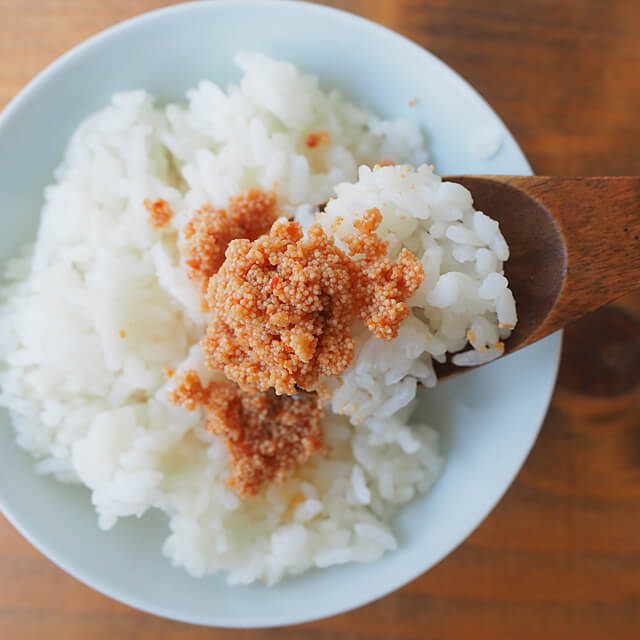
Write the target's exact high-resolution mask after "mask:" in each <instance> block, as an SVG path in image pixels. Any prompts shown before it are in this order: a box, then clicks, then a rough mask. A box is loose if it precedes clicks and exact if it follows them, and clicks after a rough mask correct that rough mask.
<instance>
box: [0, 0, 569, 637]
mask: <svg viewBox="0 0 640 640" xmlns="http://www.w3.org/2000/svg"><path fill="white" fill-rule="evenodd" d="M265 5H273V6H279V7H284V6H286V7H287V9H288V10H292V11H298V12H300V13H304V12H306V13H307V14H309V15H313V14H319V13H323V14H327V13H332V14H334V15H336V16H337V17H338V18H339V19H341V20H344V21H346V22H351V23H352V24H355V25H358V26H360V27H364V28H366V29H369V30H370V31H371V32H372V33H374V34H375V36H377V37H382V38H387V39H389V40H390V41H395V42H396V43H400V44H402V45H403V46H405V47H409V48H411V49H413V50H414V51H416V53H419V54H420V55H422V56H426V57H427V58H428V59H429V60H430V63H431V64H433V65H435V66H436V67H440V68H441V70H442V71H444V72H446V74H447V75H448V77H449V79H450V81H451V82H452V84H454V85H455V86H456V88H457V89H458V90H459V91H461V92H462V93H465V94H467V95H471V96H472V97H473V99H474V100H476V101H479V102H480V103H481V104H482V105H483V106H484V107H485V108H487V109H488V110H489V111H490V112H491V114H492V115H493V117H494V118H495V119H496V121H497V122H499V123H500V124H501V125H502V127H503V129H504V134H505V136H506V137H508V138H510V139H511V140H512V141H513V143H514V145H515V147H516V150H517V151H518V152H519V154H520V156H521V160H522V163H523V166H526V168H527V172H528V173H529V174H531V173H532V170H531V166H530V165H529V162H528V160H527V159H526V156H525V155H524V153H523V152H522V150H521V148H520V146H519V145H518V143H517V142H516V141H515V139H514V138H513V136H512V134H511V132H510V130H509V129H508V128H507V127H506V125H505V124H504V122H503V121H502V119H501V118H500V116H499V115H498V114H497V113H496V112H495V111H494V109H493V108H492V107H491V106H490V105H489V103H488V102H487V101H486V100H485V99H484V98H483V96H482V95H480V94H479V93H478V92H477V91H476V90H475V89H474V88H473V87H472V86H471V85H470V84H469V83H468V82H467V81H466V80H465V79H464V78H463V77H462V76H460V75H459V74H458V73H457V72H456V71H455V70H454V69H452V68H451V67H449V65H447V64H446V63H445V62H443V61H442V60H440V59H439V58H438V57H436V56H435V55H434V54H432V53H431V52H430V51H428V50H427V49H425V48H424V47H422V46H421V45H419V44H417V43H416V42H414V41H412V40H410V39H409V38H407V37H405V36H403V35H401V34H399V33H397V32H395V31H393V30H391V29H389V28H387V27H384V26H383V25H380V24H378V23H376V22H374V21H372V20H369V19H367V18H364V17H362V16H360V15H357V14H354V13H350V12H348V11H344V10H342V9H337V8H334V7H329V6H325V5H319V4H314V3H311V2H307V1H302V0H299V1H296V2H291V0H192V1H190V2H185V3H182V4H178V5H172V6H168V7H162V8H159V9H154V10H152V11H147V12H144V13H141V14H138V15H136V16H133V17H131V18H128V19H125V20H123V21H121V22H118V23H116V24H114V25H112V26H110V27H107V28H106V29H104V30H102V31H100V32H98V33H97V34H95V35H93V36H90V37H89V38H87V39H86V40H84V41H82V42H80V43H78V44H77V45H75V46H73V47H72V48H71V49H69V50H68V51H67V52H65V53H64V54H62V55H61V56H59V57H58V58H57V59H55V60H54V61H52V62H51V63H50V64H48V65H47V66H46V67H45V68H44V69H42V70H41V71H40V72H38V73H37V74H36V75H35V76H34V77H33V78H32V79H31V80H30V81H29V82H28V83H27V84H26V85H25V86H24V87H23V88H22V89H21V90H20V91H19V92H18V93H17V94H16V95H15V96H14V97H13V98H12V99H11V100H10V101H9V102H8V103H7V105H6V106H5V107H4V109H3V110H2V111H1V112H0V136H1V135H2V130H3V129H4V128H5V127H6V126H7V125H9V124H10V120H11V118H12V116H13V115H14V113H17V112H18V111H19V110H20V108H21V107H22V105H23V103H25V102H27V101H28V100H29V98H30V96H31V94H32V93H33V92H34V91H36V90H37V88H38V86H39V85H40V84H41V83H42V82H44V81H45V80H46V79H47V78H48V77H49V76H52V75H53V74H55V73H56V72H57V71H58V70H61V69H63V68H64V67H65V66H66V65H67V64H69V63H70V62H71V61H72V60H74V59H75V58H77V57H79V56H81V55H82V54H83V53H84V52H85V51H88V50H89V49H92V48H93V47H95V46H96V45H99V44H101V43H103V42H106V41H108V40H110V39H112V38H114V37H117V36H119V35H120V34H122V33H124V32H126V31H128V30H133V29H135V28H137V26H138V25H139V24H141V23H143V22H147V21H149V20H153V19H155V18H158V17H159V16H163V17H164V16H167V15H171V14H178V13H183V12H190V11H201V10H204V11H208V10H211V8H212V7H219V8H222V7H231V6H233V7H234V8H235V9H238V10H247V9H251V8H254V7H258V6H260V7H264V6H265ZM547 340H551V341H552V342H553V347H554V349H555V352H554V362H553V363H552V364H553V366H552V376H550V379H549V392H548V397H547V400H546V402H544V403H541V405H540V408H541V409H542V412H541V415H540V424H539V426H538V428H537V429H535V430H534V431H533V432H532V434H531V438H530V442H527V443H526V447H525V448H524V450H523V451H524V453H523V455H522V458H521V459H518V460H517V461H516V464H515V473H514V474H513V477H512V478H511V480H510V481H509V482H508V483H507V484H506V486H505V487H504V489H503V490H502V491H501V492H500V493H499V495H497V496H496V497H495V500H493V501H492V502H491V503H490V506H489V507H488V509H487V510H486V513H485V514H484V515H483V517H482V518H481V519H480V520H478V521H477V522H476V523H475V524H473V525H472V526H471V527H469V528H468V530H467V529H465V530H463V531H461V532H459V534H458V536H456V540H455V541H454V544H453V545H452V546H451V547H450V548H449V550H448V551H446V552H445V553H444V554H442V555H441V556H440V557H438V558H437V559H436V560H435V561H434V562H433V563H432V564H431V566H430V567H429V568H427V569H425V568H424V567H422V566H421V565H419V564H417V565H416V567H415V569H413V570H412V571H410V572H407V573H405V574H403V576H402V578H401V579H399V580H396V581H395V582H393V583H392V584H388V583H387V584H385V585H382V586H379V587H377V588H376V589H374V590H372V592H370V593H368V594H367V595H366V596H365V597H364V598H351V599H347V601H345V604H344V605H343V606H341V607H337V608H333V609H331V610H326V611H322V612H320V613H319V614H316V613H312V614H311V615H309V614H303V613H302V614H298V613H294V614H292V615H289V616H288V617H287V618H286V619H285V618H284V617H282V619H280V618H271V619H269V620H259V619H255V620H250V621H240V620H236V621H235V622H232V621H229V620H225V621H224V622H223V623H222V624H220V623H216V622H212V621H211V618H210V617H206V616H194V615H186V614H184V615H181V614H180V612H179V611H175V610H173V611H172V610H167V609H166V608H163V607H162V606H154V605H153V604H151V603H149V602H147V601H145V600H144V598H142V597H128V596H127V597H126V598H125V597H123V596H120V595H119V593H118V592H117V590H116V589H115V588H112V586H111V585H109V584H105V583H104V582H103V581H102V580H101V578H100V577H99V576H96V575H92V574H85V573H83V571H82V569H81V568H79V567H74V566H70V563H69V562H68V561H67V560H66V559H65V558H64V557H62V555H63V554H61V553H59V552H58V551H57V550H56V549H55V548H52V547H51V546H50V545H49V544H48V542H47V541H46V539H43V538H42V536H40V535H39V534H37V533H32V532H30V531H27V530H26V528H25V527H23V526H22V524H21V523H20V521H19V517H18V516H17V515H15V514H14V513H13V512H12V510H11V508H10V507H9V505H7V504H6V501H5V499H4V498H3V496H2V493H0V510H1V511H2V513H3V514H4V516H5V517H6V519H7V520H8V521H9V522H10V523H11V524H12V526H13V527H15V529H16V530H17V531H18V532H19V533H20V534H21V535H22V536H23V537H24V538H25V539H26V540H27V541H28V542H30V543H31V544H32V545H33V546H34V547H35V548H36V549H37V550H38V551H39V552H40V553H42V554H43V555H44V556H45V557H46V558H47V559H49V560H50V561H51V562H53V563H54V564H55V565H56V566H58V567H59V568H60V569H62V570H63V571H64V572H65V573H67V574H69V575H71V576H73V577H74V578H75V579H76V580H78V581H80V582H81V583H83V584H85V585H87V586H89V587H90V588H92V589H94V590H95V591H98V592H99V593H101V594H103V595H105V596H107V597H109V598H111V599H113V600H115V601H117V602H120V603H122V604H124V605H126V606H129V607H133V608H135V609H138V610H141V611H144V612H146V613H149V614H152V615H156V616H159V617H162V618H165V619H170V620H174V621H178V622H183V623H187V624H193V625H204V626H209V627H220V628H237V629H240V628H247V629H248V628H269V627H279V626H285V625H287V626H288V625H293V624H300V623H304V622H310V621H313V620H320V619H323V618H328V617H331V616H335V615H339V614H342V613H346V612H348V611H351V610H353V609H356V608H358V607H361V606H364V605H366V604H370V603H372V602H375V601H376V600H379V599H380V598H382V597H384V596H386V595H388V594H390V593H392V592H393V591H396V590H397V589H399V588H402V587H403V586H405V585H406V584H408V583H409V582H411V581H413V580H415V579H416V578H417V577H419V576H420V575H422V574H423V573H425V572H426V571H428V570H430V569H431V568H433V567H434V566H435V565H437V564H439V563H440V562H441V561H442V560H443V559H444V558H445V557H447V556H448V555H449V554H450V553H452V552H453V551H454V550H455V549H456V548H457V547H458V546H459V545H460V544H462V542H464V540H465V539H466V538H467V537H468V536H469V535H470V534H471V533H472V532H473V531H474V530H475V529H476V528H477V527H478V526H479V525H480V524H481V523H482V522H483V521H484V520H485V519H486V518H487V516H488V515H489V514H490V513H491V511H493V509H494V508H495V506H496V505H497V504H498V502H499V501H500V500H501V499H502V497H503V496H504V494H505V493H506V491H507V490H508V489H509V487H510V486H511V485H512V483H513V481H514V479H515V476H516V475H517V473H518V471H519V470H520V468H521V467H522V465H523V464H524V462H525V460H526V459H527V457H528V455H529V453H530V451H531V448H532V447H533V444H534V443H535V440H536V438H537V436H538V434H539V431H540V429H541V428H542V424H543V421H544V416H545V415H546V413H547V411H548V408H549V405H550V403H551V399H552V395H553V389H554V387H555V383H556V378H557V375H558V369H559V364H560V355H561V350H562V332H561V331H559V332H557V333H556V334H554V335H553V336H550V337H549V338H547ZM71 564H73V563H71Z"/></svg>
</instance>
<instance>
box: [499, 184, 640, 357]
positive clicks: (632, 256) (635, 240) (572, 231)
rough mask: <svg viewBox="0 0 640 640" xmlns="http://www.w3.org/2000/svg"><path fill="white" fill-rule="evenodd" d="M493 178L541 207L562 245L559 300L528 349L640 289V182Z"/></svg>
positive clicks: (530, 337)
mask: <svg viewBox="0 0 640 640" xmlns="http://www.w3.org/2000/svg"><path fill="white" fill-rule="evenodd" d="M492 178H493V179H494V180H498V181H501V182H506V183H508V184H510V185H511V186H513V187H516V188H517V189H520V190H521V191H524V192H525V193H527V194H528V195H530V196H531V197H532V198H534V199H535V200H537V201H538V202H539V203H540V204H542V205H543V206H544V208H545V209H546V210H547V212H549V214H550V216H551V217H552V218H553V220H554V221H555V224H556V225H557V228H558V229H559V231H560V235H561V237H562V242H563V243H564V252H565V256H564V264H565V272H564V273H561V274H558V277H559V278H564V281H563V282H562V283H558V284H559V285H560V287H561V288H560V295H559V296H558V298H557V300H556V303H555V305H554V306H553V308H552V309H551V312H550V313H549V314H548V316H547V317H546V319H545V321H544V322H543V323H542V324H541V325H540V326H539V327H538V328H537V329H536V330H535V331H534V332H533V333H532V334H531V335H530V336H529V338H528V339H527V340H526V343H527V344H529V343H531V342H535V341H536V340H539V339H541V338H543V337H545V336H547V335H549V334H551V333H553V332H554V331H556V330H558V329H561V328H562V327H565V326H566V325H568V324H570V323H571V322H572V321H574V320H577V319H578V318H579V317H581V316H583V315H585V314H586V313H589V312H590V311H595V310H596V309H598V308H599V307H601V306H603V305H604V304H607V303H608V302H611V301H612V300H615V299H616V298H619V297H620V296H623V295H624V294H625V293H629V292H631V291H633V290H634V289H636V288H638V287H640V177H638V176H632V177H624V176H623V177H600V178H558V177H540V176H504V177H502V176H492ZM558 249H562V247H556V248H555V249H554V248H553V247H550V250H551V251H553V250H558ZM534 277H535V274H534ZM523 346H524V345H523Z"/></svg>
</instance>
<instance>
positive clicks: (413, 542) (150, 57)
mask: <svg viewBox="0 0 640 640" xmlns="http://www.w3.org/2000/svg"><path fill="white" fill-rule="evenodd" d="M238 49H252V50H259V51H263V52H265V53H267V54H269V55H271V56H275V57H277V58H283V59H286V60H290V61H292V62H294V63H295V64H296V65H298V66H299V67H301V68H302V69H305V70H306V71H309V72H312V73H314V74H317V75H318V76H319V77H320V79H321V82H322V83H323V84H324V85H325V86H326V87H335V88H337V89H339V90H341V91H342V92H343V93H344V94H346V95H347V96H348V97H349V98H351V99H353V100H356V101H358V102H360V103H363V104H365V105H367V106H369V107H370V108H372V109H374V110H375V111H377V112H378V113H380V114H382V115H383V116H385V117H398V116H410V117H412V118H414V119H417V120H418V121H419V122H420V124H421V125H422V127H423V129H424V132H425V133H426V135H427V139H428V144H429V147H430V149H431V152H432V158H433V162H434V164H435V165H436V170H437V171H438V172H439V173H441V174H447V173H458V174H460V173H484V174H492V173H516V174H526V173H530V167H529V165H528V163H527V161H526V159H525V157H524V156H523V154H522V152H521V151H520V149H519V148H518V145H517V144H516V142H515V141H514V140H513V138H512V136H511V135H510V134H509V132H508V131H507V130H506V128H505V126H504V125H503V124H502V122H501V121H500V119H499V118H498V116H497V115H496V114H495V113H494V112H493V111H492V110H491V108H490V107H489V106H488V105H487V104H486V102H484V100H483V99H482V98H481V97H480V96H479V95H478V94H477V93H476V92H475V91H474V90H473V89H472V88H471V87H470V86H469V85H468V84H467V83H466V82H465V81H464V80H462V79H461V78H460V77H459V76H458V75H457V74H456V73H455V72H454V71H452V70H451V69H450V68H449V67H447V66H446V65H445V64H443V63H442V62H441V61H440V60H438V59H437V58H435V57H434V56H433V55H431V54H430V53H428V52H427V51H425V50H424V49H422V48H421V47H419V46H417V45H416V44H414V43H412V42H410V41H409V40H406V39H405V38H403V37H401V36H399V35H397V34H395V33H393V32H391V31H389V30H387V29H384V28H383V27H380V26H378V25H376V24H374V23H372V22H368V21H366V20H363V19H361V18H359V17H356V16H353V15H350V14H348V13H344V12H341V11H336V10H333V9H329V8H325V7H321V6H317V5H311V4H304V3H296V2H260V1H256V2H249V1H245V0H239V1H230V2H225V1H220V2H211V3H210V2H198V3H193V4H181V5H178V6H174V7H171V8H168V9H164V10H160V11H156V12H153V13H149V14H145V15H142V16H140V17H138V18H135V19H133V20H129V21H127V22H124V23H122V24H120V25H117V26H115V27H113V28H111V29H108V30H107V31H105V32H104V33H102V34H100V35H98V36H96V37H94V38H92V39H90V40H88V41H87V42H85V43H84V44H81V45H80V46H78V47H76V48H75V49H73V50H72V51H70V52H69V53H67V54H66V55H64V56H63V57H62V58H61V59H59V60H58V61H57V62H55V63H54V64H52V65H51V66H50V67H49V68H48V69H46V70H45V71H44V72H42V73H41V74H40V75H39V76H37V77H36V78H35V79H34V80H33V81H32V82H31V83H30V84H29V85H28V86H27V87H26V88H25V89H24V90H23V91H22V92H21V93H20V94H19V95H18V96H17V97H16V98H15V99H14V100H13V102H12V103H11V104H10V105H9V106H8V107H7V108H6V109H5V111H4V113H3V114H2V116H0V261H2V262H4V260H5V259H6V258H8V257H9V256H10V255H11V254H12V253H13V252H14V251H15V250H16V249H17V248H18V247H19V246H20V245H21V244H22V243H23V242H25V241H27V240H29V239H30V238H33V236H34V233H35V230H36V227H37V223H38V215H39V209H40V206H41V202H42V192H43V188H44V186H45V185H46V184H47V183H49V182H50V181H51V180H52V171H53V169H54V168H55V167H56V165H57V164H58V163H59V161H60V159H61V156H62V152H63V148H64V145H65V142H66V141H67V139H68V138H69V135H70V134H71V132H72V131H73V129H74V128H75V127H76V125H77V124H78V123H79V122H80V121H81V120H82V119H83V118H84V117H85V116H86V115H88V114H90V113H91V112H93V111H95V110H97V109H99V108H100V107H102V106H103V105H105V104H106V103H107V102H108V100H109V97H110V96H111V94H113V93H114V92H116V91H121V90H126V89H134V88H139V87H142V88H145V89H147V90H148V91H150V92H151V93H153V94H155V95H156V96H158V98H159V99H160V100H178V99H180V98H181V97H182V96H183V95H184V91H185V90H186V89H187V88H189V87H192V86H194V85H195V84H196V83H197V82H198V81H199V80H201V79H203V78H210V79H212V80H214V81H215V82H217V83H221V84H223V85H224V84H226V83H228V82H230V81H232V80H234V79H236V78H237V76H238V70H237V69H236V68H235V67H234V65H233V64H232V57H233V54H234V52H235V51H237V50H238ZM414 98H415V99H416V100H417V104H416V105H415V106H414V107H410V106H409V102H410V101H411V100H412V99H414ZM560 344H561V338H560V336H559V335H555V336H551V337H550V338H547V339H546V340H544V341H542V342H539V343H538V344H535V345H533V346H531V347H529V348H527V349H524V350H522V351H521V352H518V353H516V354H514V355H511V356H509V357H507V358H505V359H503V360H501V361H497V362H495V363H492V364H490V365H488V366H486V367H483V368H482V369H480V370H478V371H474V372H471V373H468V374H466V375H464V376H461V377H459V378H456V379H453V380H449V381H447V382H445V383H443V384H441V385H439V386H438V388H437V389H435V390H430V391H427V392H425V393H423V396H422V398H423V404H424V407H425V409H426V407H427V406H428V416H429V421H430V422H431V423H433V424H434V425H438V426H439V427H440V428H441V429H442V440H443V443H444V448H445V454H446V457H447V464H446V467H445V469H444V472H443V474H442V476H441V478H440V479H439V481H438V482H437V484H436V485H435V487H434V488H433V490H432V491H431V492H430V493H429V494H428V495H426V496H424V497H422V498H419V499H416V500H415V501H414V502H413V503H411V504H409V505H408V506H407V507H406V508H404V509H403V510H402V511H401V513H400V514H399V516H398V517H397V519H396V520H395V523H394V527H395V531H396V532H397V535H398V539H399V541H400V544H399V548H398V549H397V551H395V552H393V553H389V554H387V555H385V556H384V557H383V558H382V559H381V560H379V561H377V562H374V563H372V564H366V565H357V564H351V565H345V566H340V567H335V568H332V569H328V570H326V569H325V570H314V571H310V572H308V573H306V574H304V575H302V576H300V577H298V578H294V579H289V580H285V581H284V582H282V583H281V584H278V585H277V586H274V587H266V586H264V585H262V584H255V585H252V586H250V587H229V586H227V585H226V583H225V580H224V576H222V575H219V576H213V577H208V578H204V579H194V578H191V577H189V576H188V575H187V574H186V573H185V572H184V571H182V570H178V569H174V568H172V567H171V566H170V565H169V563H168V561H167V560H166V559H165V558H164V557H163V556H162V555H161V544H162V541H163V539H164V538H165V537H166V535H167V523H166V518H165V517H164V516H162V515H160V514H158V513H150V514H148V515H147V516H145V517H143V518H142V519H140V520H136V519H134V518H131V519H128V520H126V521H121V522H120V524H118V525H117V526H116V527H115V529H114V530H112V531H110V532H107V533H105V532H102V531H100V530H99V529H98V527H97V525H96V516H95V513H94V510H93V508H92V506H91V502H90V499H89V494H88V492H87V491H86V490H83V489H80V488H74V487H69V486H64V485H61V484H58V483H57V482H56V481H54V480H52V479H50V478H47V477H41V476H38V475H36V473H35V471H34V462H33V460H32V459H31V458H30V457H29V456H28V455H27V454H26V453H24V452H23V451H21V450H20V449H18V447H17V446H16V444H15V441H14V436H13V432H12V429H11V426H10V424H9V420H8V416H7V414H6V412H2V413H0V506H1V508H2V510H3V512H4V514H5V515H6V516H7V517H8V518H9V520H10V521H11V522H12V523H13V524H14V525H15V526H16V528H18V529H19V530H20V531H21V532H22V534H23V535H24V536H25V537H26V538H27V539H28V540H29V541H31V542H32V543H33V544H34V545H35V546H36V547H37V548H38V549H39V550H40V551H42V553H44V554H45V555H46V556H48V557H49V558H50V559H51V560H52V561H53V562H55V563H56V564H58V565H59V566H60V567H62V568H63V569H64V570H65V571H67V572H68V573H70V574H71V575H73V576H75V577H76V578H78V579H79V580H82V581H83V582H85V583H86V584H88V585H90V586H91V587H93V588H94V589H97V590H98V591H101V592H103V593H105V594H107V595H108V596H110V597H112V598H115V599H117V600H120V601H122V602H125V603H127V604H129V605H131V606H133V607H137V608H139V609H143V610H145V611H148V612H151V613H154V614H157V615H161V616H165V617H167V618H173V619H176V620H182V621H186V622H192V623H198V624H205V625H212V626H226V627H263V626H275V625H286V624H293V623H298V622H304V621H309V620H314V619H317V618H321V617H323V616H329V615H333V614H336V613H339V612H342V611H346V610H348V609H351V608H353V607H357V606H360V605H363V604H365V603H367V602H371V601H372V600H375V599H376V598H379V597H381V596H383V595H385V594H387V593H389V592H391V591H393V590H394V589H397V588H399V587H401V586H402V585H404V584H405V583H407V582H408V581H410V580H412V579H413V578H415V577H416V576H418V575H420V574H421V573H423V572H424V571H427V570H428V569H429V568H430V567H432V566H433V565H434V564H436V563H437V562H438V561H439V560H441V559H442V558H443V557H444V556H446V555H447V554H448V553H450V552H451V551H452V550H453V549H454V548H455V547H456V546H457V545H458V544H460V543H461V542H462V541H463V540H464V539H465V538H466V537H467V536H468V535H469V534H470V533H471V532H472V531H473V529H474V528H475V527H477V526H478V524H479V523H480V522H481V521H482V520H483V519H484V518H485V517H486V515H487V514H488V513H489V511H490V510H491V509H492V508H493V506H494V505H495V504H496V502H497V501H498V500H499V499H500V497H501V496H502V494H503V493H504V492H505V490H506V489H507V487H508V486H509V485H510V484H511V482H512V480H513V479H514V477H515V475H516V473H517V472H518V470H519V468H520V467H521V465H522V463H523V462H524V460H525V458H526V456H527V454H528V452H529V450H530V448H531V446H532V444H533V442H534V440H535V438H536V435H537V433H538V431H539V429H540V426H541V423H542V420H543V418H544V415H545V412H546V410H547V406H548V403H549V400H550V397H551V393H552V390H553V386H554V382H555V377H556V371H557V366H558V359H559V354H560Z"/></svg>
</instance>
